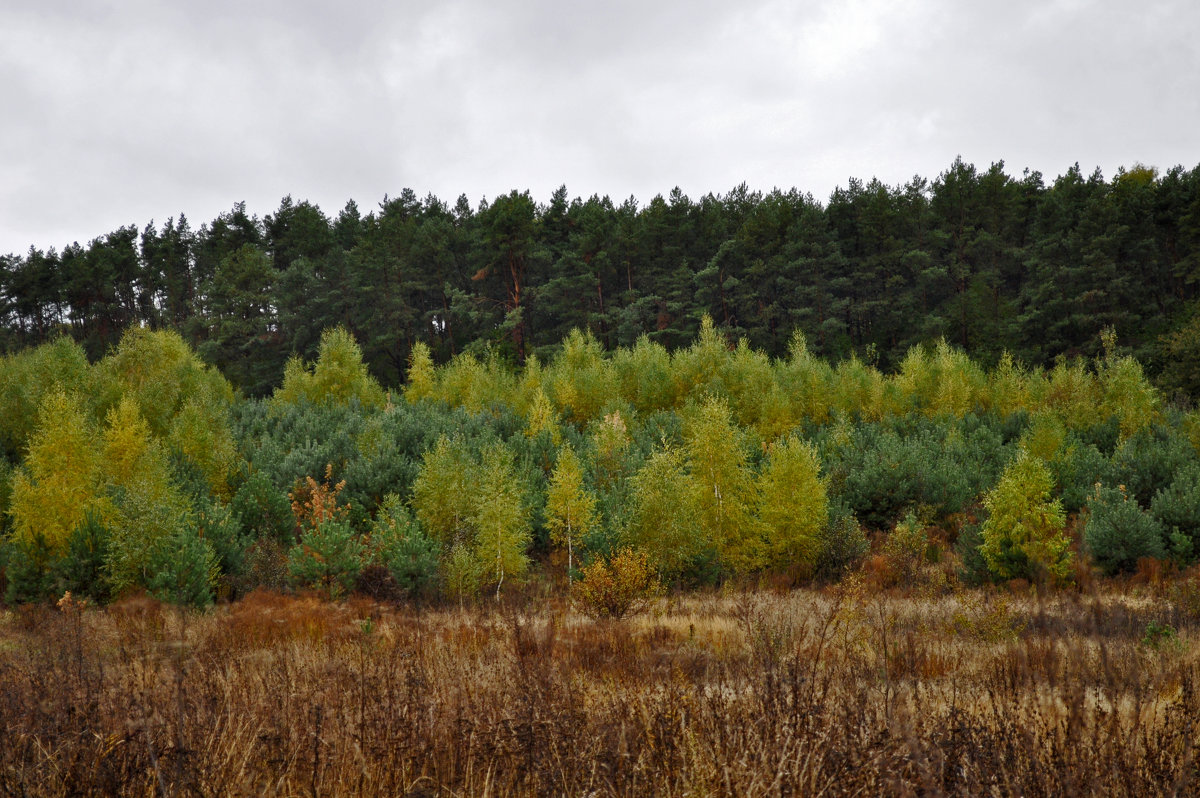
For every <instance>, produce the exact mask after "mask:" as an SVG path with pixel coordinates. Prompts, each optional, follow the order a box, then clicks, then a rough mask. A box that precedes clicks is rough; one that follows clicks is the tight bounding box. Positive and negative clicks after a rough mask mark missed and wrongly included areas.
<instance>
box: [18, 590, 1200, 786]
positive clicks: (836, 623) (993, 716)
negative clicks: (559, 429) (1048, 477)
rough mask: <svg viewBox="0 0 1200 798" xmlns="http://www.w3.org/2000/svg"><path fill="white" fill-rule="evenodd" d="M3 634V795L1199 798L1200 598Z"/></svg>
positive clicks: (49, 615) (396, 612) (895, 596)
mask: <svg viewBox="0 0 1200 798" xmlns="http://www.w3.org/2000/svg"><path fill="white" fill-rule="evenodd" d="M1145 577H1146V578H1145V579H1143V580H1141V581H1138V580H1134V581H1132V582H1130V583H1127V584H1126V585H1124V586H1123V587H1121V588H1120V589H1117V588H1115V587H1111V586H1110V587H1109V588H1107V592H1105V593H1103V594H1083V593H1071V592H1058V593H1054V594H1051V595H1049V596H1047V595H1045V594H1042V595H1039V594H1038V592H1037V590H1034V589H1026V590H1025V591H1022V592H1020V593H1013V592H1010V591H995V590H991V591H972V592H952V591H950V590H948V589H946V588H945V587H944V586H938V585H936V584H934V585H933V586H929V585H924V586H922V585H918V586H916V587H914V588H911V589H909V590H908V592H906V593H899V592H896V591H891V592H888V591H884V590H881V589H879V588H878V587H876V586H874V585H873V584H872V578H871V577H869V576H867V577H864V576H854V577H850V578H848V579H847V580H845V581H844V582H843V583H842V584H841V585H840V586H838V587H836V588H829V589H826V590H823V591H816V590H800V591H793V592H783V591H779V592H771V591H757V592H754V591H751V592H736V591H728V592H724V593H710V594H703V595H682V596H678V595H677V596H670V597H663V598H658V599H656V600H654V601H652V602H651V603H650V604H649V606H648V608H647V610H646V611H645V612H643V613H641V614H639V615H636V616H632V617H630V618H627V619H625V620H623V621H612V620H600V621H593V620H589V619H588V618H586V617H585V616H583V615H582V614H580V613H578V612H577V611H575V610H574V609H572V608H571V607H570V606H568V605H566V604H565V603H562V602H561V601H558V602H556V600H550V601H549V602H546V601H544V600H543V601H541V602H540V603H539V605H538V606H537V608H536V609H535V608H533V607H532V605H521V604H519V603H516V600H515V599H514V600H512V601H511V602H510V603H509V604H506V605H503V606H495V605H491V604H489V605H487V606H485V607H481V608H474V609H472V608H467V609H465V610H464V609H459V608H448V609H440V608H439V609H418V608H409V607H397V606H392V605H381V604H378V603H375V602H371V601H368V600H365V599H361V598H357V597H356V598H352V599H350V600H348V601H346V602H341V603H328V602H321V601H318V600H316V599H314V598H307V597H291V596H283V595H278V594H273V593H266V592H257V593H253V594H251V595H250V596H248V597H246V598H245V599H243V600H242V601H239V602H237V603H235V604H232V605H228V606H223V607H219V608H217V609H215V610H212V611H210V612H208V613H206V614H196V613H190V612H187V611H182V610H179V609H176V608H172V607H169V606H167V605H162V604H159V603H157V602H154V601H152V600H149V599H131V600H125V601H122V602H119V603H117V604H115V605H112V606H110V607H108V608H103V609H97V608H94V607H90V606H86V605H84V604H82V603H81V602H78V601H75V600H64V601H63V602H60V603H59V605H58V606H57V607H54V606H24V607H19V608H18V609H16V610H15V611H7V612H5V613H4V614H3V615H0V736H2V739H0V794H5V795H18V794H20V795H99V794H103V795H159V794H161V795H411V796H416V795H424V796H433V795H446V796H449V795H497V796H503V795H650V794H654V795H679V796H683V795H698V794H705V795H730V796H733V795H736V796H755V795H819V794H823V795H840V794H866V795H877V794H897V795H899V794H925V795H985V794H995V795H1055V796H1058V795H1079V794H1088V795H1100V794H1104V795H1166V794H1195V793H1197V792H1198V791H1200V773H1198V772H1197V760H1196V753H1197V745H1196V744H1197V742H1200V690H1198V689H1197V687H1198V684H1200V679H1198V677H1200V652H1198V651H1197V650H1196V647H1195V641H1196V639H1197V635H1198V634H1200V599H1197V596H1200V589H1198V588H1197V586H1196V584H1195V582H1193V581H1188V580H1183V579H1178V578H1177V579H1176V580H1175V581H1171V580H1161V579H1155V575H1154V574H1146V575H1145Z"/></svg>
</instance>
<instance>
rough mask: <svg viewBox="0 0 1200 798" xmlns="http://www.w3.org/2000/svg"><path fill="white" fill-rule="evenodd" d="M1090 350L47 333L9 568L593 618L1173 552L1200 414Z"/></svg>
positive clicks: (1186, 546)
mask: <svg viewBox="0 0 1200 798" xmlns="http://www.w3.org/2000/svg"><path fill="white" fill-rule="evenodd" d="M1104 350H1105V354H1104V355H1103V356H1102V357H1101V358H1099V359H1097V360H1094V361H1090V360H1089V361H1085V360H1076V361H1063V362H1060V363H1059V364H1058V365H1057V366H1055V367H1054V368H1053V369H1051V370H1049V371H1042V370H1037V369H1027V368H1024V367H1022V366H1021V365H1020V364H1018V363H1016V362H1014V361H1013V360H1012V359H1010V358H1007V357H1004V358H1001V360H1000V363H999V365H998V366H997V367H996V368H995V369H992V370H991V371H985V370H983V369H982V368H980V367H979V366H978V365H977V364H975V363H974V362H972V361H971V360H970V359H969V358H968V357H967V356H966V355H965V354H963V353H962V352H961V351H959V350H956V349H954V348H953V347H951V346H949V345H947V344H946V343H945V342H944V341H943V342H938V343H936V344H931V345H929V346H926V347H915V348H913V349H912V350H911V351H910V352H909V354H908V356H907V357H906V358H905V359H904V361H903V363H902V364H901V366H900V368H899V370H898V371H896V372H895V373H892V374H884V373H882V372H880V371H879V370H877V369H876V368H874V367H873V366H872V365H870V364H869V363H866V362H864V361H862V360H859V359H857V358H851V359H849V360H846V361H843V362H841V363H838V364H830V363H827V362H825V361H823V360H820V359H818V358H816V357H814V356H812V355H811V354H810V353H809V352H808V350H807V347H806V345H805V341H804V339H803V338H802V337H800V336H797V337H796V338H795V340H794V341H793V343H792V347H791V350H790V355H789V356H788V357H787V358H785V359H782V360H772V359H769V358H767V357H766V356H765V355H763V354H762V353H759V352H755V351H754V350H752V349H750V348H749V347H748V346H746V345H745V343H744V342H742V343H740V344H738V345H736V346H735V345H733V344H732V343H731V342H729V341H727V340H726V339H725V338H724V337H723V335H722V334H721V333H720V331H718V330H717V329H715V328H714V326H713V325H712V324H711V323H710V322H708V321H707V320H706V321H705V323H704V324H703V325H702V326H701V331H700V334H699V336H698V337H697V339H696V340H695V341H694V342H693V343H692V345H691V346H689V347H686V348H683V349H680V350H677V351H675V352H668V351H667V350H666V349H664V348H663V347H661V346H659V345H658V344H655V343H653V342H651V341H649V340H648V339H642V340H640V341H639V342H638V343H637V345H635V346H633V347H631V348H622V349H618V350H616V351H613V352H605V351H604V350H603V349H602V348H601V347H600V346H599V344H598V343H597V342H596V341H595V340H594V339H592V338H591V337H590V336H588V335H587V334H582V333H577V332H576V333H572V334H570V335H569V336H568V337H567V338H566V339H565V340H564V341H563V343H562V346H561V349H560V350H559V352H558V354H557V355H556V356H555V357H554V358H553V359H551V360H550V361H549V362H547V363H546V364H544V365H543V364H542V363H540V362H539V361H538V360H537V359H536V358H532V357H531V358H530V359H529V360H528V361H527V362H526V363H525V365H524V366H523V367H522V368H519V369H517V368H514V367H512V366H511V365H509V364H507V363H505V362H504V361H502V360H501V359H499V358H497V357H486V358H483V359H480V358H477V357H475V356H472V355H469V354H464V355H460V356H459V357H457V358H455V359H453V360H451V361H450V362H449V363H447V364H445V365H442V366H436V365H435V364H434V363H433V361H432V359H431V358H430V356H429V352H428V350H426V349H424V348H423V347H422V346H421V345H419V344H418V345H416V346H415V347H414V350H413V357H412V360H411V362H410V364H409V371H408V380H407V382H406V384H405V385H404V386H403V389H402V390H398V391H394V392H393V391H386V390H384V388H383V387H381V386H380V385H379V383H378V382H377V381H376V380H375V379H374V378H373V377H372V376H371V375H370V374H369V372H368V370H367V368H366V367H365V365H364V364H363V362H362V359H361V355H360V352H359V349H358V347H357V345H356V343H355V342H354V340H353V338H352V337H351V336H350V335H349V334H347V333H346V332H345V331H343V330H341V329H334V330H330V331H327V333H326V334H325V336H324V337H323V339H322V345H321V349H320V355H319V357H318V359H317V360H316V361H315V362H313V363H304V362H302V361H300V360H299V359H293V361H292V362H291V363H289V365H288V368H287V369H286V375H285V378H284V381H283V383H282V385H280V386H279V388H278V389H277V390H276V391H275V393H274V395H273V396H272V397H270V398H269V399H262V400H248V399H245V398H242V397H240V396H238V395H237V394H235V392H234V391H233V390H232V389H231V388H230V386H229V384H228V383H227V382H226V381H225V380H224V379H223V378H222V377H221V375H220V374H219V373H217V372H216V371H215V370H214V369H212V368H211V367H209V366H206V365H205V364H204V363H203V362H202V361H201V360H200V359H199V358H198V357H197V356H196V355H195V354H194V353H193V352H192V351H191V350H190V349H189V348H188V347H187V345H186V344H185V343H184V342H183V341H182V339H180V338H179V337H178V336H177V335H175V334H174V333H170V332H161V331H159V332H154V331H149V330H145V329H133V330H130V331H129V332H128V333H127V334H126V336H125V338H124V339H123V340H122V342H121V344H120V346H119V347H117V348H116V349H115V350H113V351H112V352H111V353H110V354H109V355H108V356H106V357H105V358H103V359H102V360H100V361H98V362H96V363H90V362H89V361H88V360H87V358H86V357H85V356H84V354H83V351H82V350H81V349H80V348H79V347H78V346H77V345H75V344H73V343H71V342H70V341H68V340H66V339H60V340H59V341H57V342H54V343H51V344H46V345H43V346H41V347H38V348H36V349H31V350H27V351H25V352H22V353H19V354H17V355H13V356H9V357H6V358H5V359H4V362H3V369H2V370H0V404H2V405H3V407H2V410H3V417H4V419H5V424H4V426H3V429H2V430H0V432H2V434H0V444H2V446H3V454H4V457H3V458H0V524H2V525H3V533H4V534H3V540H4V545H3V547H2V548H0V566H2V569H3V570H2V571H0V573H2V574H3V582H4V589H5V595H6V597H7V600H8V601H9V602H23V601H37V600H55V599H57V598H58V597H60V596H61V595H62V594H63V593H64V592H65V591H68V590H69V591H72V592H73V593H74V594H75V595H77V596H85V597H88V598H90V599H91V600H92V601H96V602H101V603H103V602H107V601H110V600H112V599H115V598H119V597H121V596H123V595H132V594H136V593H139V592H147V593H150V594H151V595H154V596H157V597H159V598H160V599H163V600H167V601H170V602H176V603H183V604H189V605H195V606H204V605H208V604H210V603H212V602H213V601H214V600H217V599H233V598H237V597H238V596H241V595H245V594H246V593H248V592H250V591H252V590H254V589H256V588H259V587H263V588H268V589H275V590H282V589H291V588H296V589H302V590H303V589H307V590H317V591H319V592H321V593H323V594H325V595H326V596H329V597H337V596H341V595H345V594H347V593H349V592H352V591H355V590H358V591H360V592H362V593H365V594H368V595H371V596H374V597H375V598H379V599H405V598H407V599H415V600H420V601H430V600H433V601H438V600H442V601H448V602H453V603H458V604H465V603H468V602H472V601H475V600H476V599H478V598H479V597H481V596H484V595H491V596H493V597H494V598H495V599H497V600H498V599H500V598H501V597H502V595H503V593H504V591H505V590H506V589H513V588H519V586H520V585H521V584H522V583H523V582H525V581H526V580H528V579H529V578H530V577H531V576H533V575H535V574H540V575H541V576H540V577H539V578H544V579H546V580H547V581H548V582H551V583H554V584H556V585H557V586H558V587H557V592H558V593H560V594H561V593H562V592H564V591H566V590H567V589H568V588H569V589H570V590H572V591H574V595H575V596H576V598H580V599H588V597H591V599H589V600H585V601H584V605H585V606H586V607H590V608H591V609H592V610H593V611H594V612H595V613H596V614H606V613H610V612H613V611H614V610H612V609H608V607H610V606H617V605H620V604H621V602H617V605H613V604H612V596H611V595H608V596H605V595H603V593H604V591H603V590H599V589H598V583H599V581H600V580H602V579H608V580H609V581H610V582H611V583H612V585H618V586H623V587H621V589H622V590H625V591H626V592H627V593H629V594H630V595H629V596H628V597H627V598H628V599H629V602H630V603H635V602H636V601H637V600H640V599H644V598H648V597H652V596H653V595H654V594H656V593H657V592H659V591H661V590H662V589H663V588H664V587H685V588H686V587H701V586H712V585H718V584H721V583H724V582H727V581H733V582H735V583H739V584H752V583H755V582H762V581H767V582H770V583H772V584H805V583H809V582H811V581H812V580H816V581H817V582H818V583H828V582H836V581H837V579H839V578H840V577H841V575H842V574H843V573H845V572H846V571H847V570H848V569H854V568H856V567H858V566H859V565H860V564H862V563H864V562H865V567H866V568H867V570H868V571H869V572H870V573H872V574H874V576H873V577H872V578H873V579H875V580H876V581H878V582H879V583H880V584H881V585H883V586H896V585H899V586H913V585H936V586H937V587H938V589H940V590H950V589H953V587H954V586H955V585H957V584H962V583H965V584H979V583H985V582H1006V581H1009V580H1014V579H1015V580H1022V581H1024V582H1026V583H1033V584H1037V585H1039V586H1042V587H1052V586H1055V585H1068V584H1075V585H1076V586H1079V585H1086V584H1088V583H1089V582H1090V581H1091V580H1092V579H1093V578H1094V577H1095V575H1096V574H1106V575H1115V574H1121V573H1130V572H1133V571H1134V570H1136V569H1137V568H1138V567H1139V563H1140V562H1157V563H1158V564H1159V565H1157V566H1156V567H1160V568H1166V569H1168V570H1170V569H1182V568H1186V567H1188V566H1189V565H1191V564H1192V563H1193V562H1195V560H1196V559H1197V557H1198V556H1200V540H1198V537H1200V451H1198V444H1200V416H1198V415H1197V413H1196V412H1195V411H1187V410H1186V409H1185V408H1181V407H1176V406H1172V405H1166V404H1164V402H1163V401H1162V400H1161V398H1160V396H1159V394H1158V392H1157V391H1156V390H1155V389H1154V388H1153V386H1152V385H1151V384H1150V383H1149V382H1148V381H1147V380H1146V379H1145V377H1144V375H1143V373H1142V369H1141V366H1140V365H1139V364H1138V362H1137V361H1136V360H1134V359H1133V358H1131V357H1129V356H1126V355H1123V354H1122V353H1121V352H1120V350H1119V347H1118V346H1117V343H1116V341H1115V340H1114V338H1113V337H1112V336H1111V335H1108V336H1106V338H1105V340H1104ZM621 564H626V565H630V566H631V567H632V565H631V564H637V567H636V568H634V572H633V573H621V569H622V568H623V567H625V566H621ZM626 570H628V568H626ZM589 574H591V575H592V577H593V584H592V585H591V586H590V587H591V588H592V589H589V586H588V585H586V584H584V585H580V584H578V582H579V580H580V577H584V581H585V582H586V577H587V576H588V575H589ZM614 589H615V588H614ZM615 611H616V612H617V613H618V614H619V612H620V607H619V606H617V610H615Z"/></svg>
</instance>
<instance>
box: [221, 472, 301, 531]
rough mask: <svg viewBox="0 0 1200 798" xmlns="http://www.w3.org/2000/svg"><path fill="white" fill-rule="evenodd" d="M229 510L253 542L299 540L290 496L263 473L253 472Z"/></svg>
mask: <svg viewBox="0 0 1200 798" xmlns="http://www.w3.org/2000/svg"><path fill="white" fill-rule="evenodd" d="M229 509H230V511H231V512H232V513H233V516H234V518H236V519H237V521H238V523H239V524H240V525H241V528H242V530H243V531H244V532H245V533H246V535H247V537H249V538H250V539H251V540H274V541H277V542H279V543H294V542H295V540H296V517H295V516H294V515H292V506H291V504H290V503H289V502H288V498H287V494H286V493H285V492H284V491H282V490H280V489H278V488H276V487H275V486H274V485H272V484H271V480H270V479H269V478H268V477H267V475H266V474H264V473H263V472H262V471H258V470H251V471H250V474H249V475H248V476H247V477H246V479H245V481H244V482H242V484H241V485H240V486H239V487H238V489H237V493H235V494H234V495H233V501H232V502H230V505H229Z"/></svg>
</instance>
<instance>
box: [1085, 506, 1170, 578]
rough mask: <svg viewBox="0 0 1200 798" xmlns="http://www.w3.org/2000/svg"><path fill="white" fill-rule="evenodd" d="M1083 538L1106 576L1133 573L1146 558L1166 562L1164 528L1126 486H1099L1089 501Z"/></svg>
mask: <svg viewBox="0 0 1200 798" xmlns="http://www.w3.org/2000/svg"><path fill="white" fill-rule="evenodd" d="M1083 539H1084V542H1085V543H1086V544H1087V548H1088V551H1089V553H1090V554H1091V555H1092V559H1093V560H1094V561H1095V562H1096V564H1097V565H1099V566H1100V568H1101V570H1103V571H1104V572H1105V573H1106V574H1115V573H1118V572H1121V571H1133V570H1134V569H1135V568H1137V562H1138V560H1139V559H1141V558H1143V557H1154V558H1157V559H1162V557H1163V556H1164V555H1165V553H1166V552H1165V549H1164V546H1163V527H1162V524H1160V523H1159V522H1158V521H1157V520H1156V519H1155V518H1154V517H1153V516H1152V515H1150V514H1149V513H1147V512H1146V511H1145V510H1143V509H1142V508H1141V506H1140V505H1139V504H1138V503H1137V501H1136V500H1135V499H1134V498H1133V497H1132V496H1130V495H1128V493H1127V492H1126V491H1125V489H1124V486H1118V487H1116V488H1106V487H1102V486H1097V487H1096V490H1095V491H1094V492H1093V493H1092V495H1091V497H1090V498H1089V499H1088V520H1087V525H1086V526H1085V527H1084V530H1083Z"/></svg>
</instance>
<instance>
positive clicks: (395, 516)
mask: <svg viewBox="0 0 1200 798" xmlns="http://www.w3.org/2000/svg"><path fill="white" fill-rule="evenodd" d="M370 549H371V559H372V560H373V561H375V562H377V563H379V564H380V565H383V566H384V567H385V568H387V570H388V573H389V574H390V575H391V578H392V581H393V583H394V584H395V586H396V588H398V589H399V590H401V591H402V592H403V593H404V594H405V595H407V596H409V597H410V598H411V597H414V596H417V595H422V594H425V593H428V592H429V591H430V590H431V589H432V588H433V586H434V584H435V583H436V581H437V575H438V545H437V543H436V542H435V541H432V540H430V539H429V538H428V537H426V536H425V534H424V533H423V532H422V531H421V527H420V525H419V524H418V523H417V521H416V519H415V518H413V516H412V513H410V512H409V511H408V508H407V507H405V506H404V505H403V504H402V503H401V501H400V497H399V496H397V495H396V494H394V493H391V494H388V495H387V496H386V497H384V500H383V502H382V503H381V504H380V506H379V512H378V514H377V515H376V516H375V520H374V521H373V522H372V524H371V537H370Z"/></svg>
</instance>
